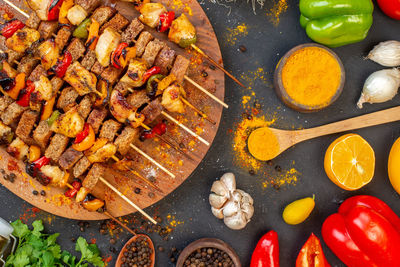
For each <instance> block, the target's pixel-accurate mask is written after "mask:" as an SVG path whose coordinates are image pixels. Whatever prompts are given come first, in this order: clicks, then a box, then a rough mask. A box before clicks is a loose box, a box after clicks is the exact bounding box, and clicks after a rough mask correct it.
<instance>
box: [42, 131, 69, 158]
mask: <svg viewBox="0 0 400 267" xmlns="http://www.w3.org/2000/svg"><path fill="white" fill-rule="evenodd" d="M68 142H69V138H68V137H67V136H65V135H62V134H58V133H57V134H55V135H54V136H53V137H52V138H51V141H50V145H49V146H48V147H47V149H46V152H45V153H44V155H45V156H46V158H49V159H52V160H53V161H54V162H58V159H59V158H60V156H61V155H62V153H63V152H64V151H65V149H66V148H67V145H68Z"/></svg>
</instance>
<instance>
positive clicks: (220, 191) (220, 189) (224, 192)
mask: <svg viewBox="0 0 400 267" xmlns="http://www.w3.org/2000/svg"><path fill="white" fill-rule="evenodd" d="M211 192H214V193H215V194H217V195H220V196H226V197H228V196H229V190H228V188H227V187H226V185H225V184H224V183H223V182H221V181H215V182H214V183H213V185H212V187H211Z"/></svg>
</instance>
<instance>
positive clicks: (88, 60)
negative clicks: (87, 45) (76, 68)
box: [81, 50, 96, 70]
mask: <svg viewBox="0 0 400 267" xmlns="http://www.w3.org/2000/svg"><path fill="white" fill-rule="evenodd" d="M94 63H96V52H94V51H93V50H88V51H87V53H86V54H85V56H84V57H83V59H82V62H81V64H82V66H83V67H84V68H85V69H87V70H90V69H91V68H92V67H93V65H94Z"/></svg>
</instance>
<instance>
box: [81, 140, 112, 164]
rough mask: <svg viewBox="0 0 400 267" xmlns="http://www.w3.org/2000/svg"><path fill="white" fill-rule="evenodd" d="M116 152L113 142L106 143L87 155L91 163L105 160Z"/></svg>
mask: <svg viewBox="0 0 400 267" xmlns="http://www.w3.org/2000/svg"><path fill="white" fill-rule="evenodd" d="M115 153H117V147H116V145H114V144H113V143H107V144H105V145H104V146H102V147H101V148H100V149H98V150H97V151H96V152H94V153H93V154H91V155H89V156H87V158H88V160H89V161H90V162H91V163H96V162H106V161H107V160H108V159H109V158H111V157H112V156H114V155H115Z"/></svg>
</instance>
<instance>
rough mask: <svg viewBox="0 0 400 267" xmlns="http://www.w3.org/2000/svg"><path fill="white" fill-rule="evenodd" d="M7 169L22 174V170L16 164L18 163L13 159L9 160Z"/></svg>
mask: <svg viewBox="0 0 400 267" xmlns="http://www.w3.org/2000/svg"><path fill="white" fill-rule="evenodd" d="M7 169H8V170H9V171H17V172H21V169H20V168H19V166H18V162H16V161H15V160H14V159H12V158H10V159H9V160H8V163H7Z"/></svg>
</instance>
